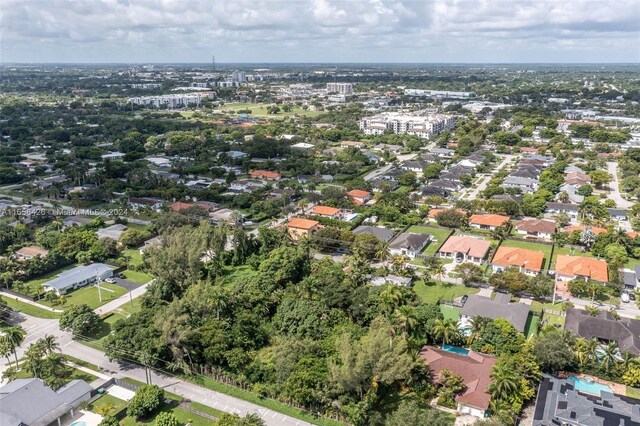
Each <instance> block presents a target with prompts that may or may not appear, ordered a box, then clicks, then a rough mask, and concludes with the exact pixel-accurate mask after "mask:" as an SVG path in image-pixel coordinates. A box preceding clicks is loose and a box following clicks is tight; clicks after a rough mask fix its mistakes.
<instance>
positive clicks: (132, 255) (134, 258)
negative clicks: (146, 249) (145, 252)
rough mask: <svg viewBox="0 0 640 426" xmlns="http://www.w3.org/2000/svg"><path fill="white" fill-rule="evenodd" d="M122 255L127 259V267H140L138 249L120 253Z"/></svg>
mask: <svg viewBox="0 0 640 426" xmlns="http://www.w3.org/2000/svg"><path fill="white" fill-rule="evenodd" d="M122 255H126V256H128V257H129V266H138V265H142V255H141V254H140V249H127V250H124V251H123V252H122Z"/></svg>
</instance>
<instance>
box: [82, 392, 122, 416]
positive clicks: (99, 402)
mask: <svg viewBox="0 0 640 426" xmlns="http://www.w3.org/2000/svg"><path fill="white" fill-rule="evenodd" d="M108 404H111V405H113V411H112V412H111V414H115V413H118V412H120V410H122V409H123V408H125V407H126V406H127V405H128V404H127V401H123V400H122V399H120V398H116V397H115V396H112V395H109V394H108V393H107V394H104V395H102V396H101V397H100V398H98V399H96V400H95V401H93V402H92V403H91V404H89V405H88V406H87V409H88V410H89V411H91V412H94V413H98V410H99V409H100V407H103V406H105V405H108Z"/></svg>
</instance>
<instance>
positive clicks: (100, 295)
mask: <svg viewBox="0 0 640 426" xmlns="http://www.w3.org/2000/svg"><path fill="white" fill-rule="evenodd" d="M95 270H96V285H97V286H98V297H99V298H100V302H102V288H101V287H100V274H98V268H97V267H96V268H95Z"/></svg>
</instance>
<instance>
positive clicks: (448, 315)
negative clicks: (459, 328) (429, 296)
mask: <svg viewBox="0 0 640 426" xmlns="http://www.w3.org/2000/svg"><path fill="white" fill-rule="evenodd" d="M440 312H442V315H443V316H444V319H447V320H452V321H455V322H456V323H457V322H458V320H459V319H460V308H458V307H456V306H449V305H440Z"/></svg>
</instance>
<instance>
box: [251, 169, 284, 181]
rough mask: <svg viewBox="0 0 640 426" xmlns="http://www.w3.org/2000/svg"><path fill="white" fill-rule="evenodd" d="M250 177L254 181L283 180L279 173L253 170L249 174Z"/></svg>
mask: <svg viewBox="0 0 640 426" xmlns="http://www.w3.org/2000/svg"><path fill="white" fill-rule="evenodd" d="M249 176H251V177H252V178H254V179H260V180H280V179H282V175H281V174H280V173H277V172H270V171H268V170H251V171H250V172H249Z"/></svg>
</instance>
